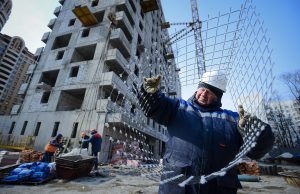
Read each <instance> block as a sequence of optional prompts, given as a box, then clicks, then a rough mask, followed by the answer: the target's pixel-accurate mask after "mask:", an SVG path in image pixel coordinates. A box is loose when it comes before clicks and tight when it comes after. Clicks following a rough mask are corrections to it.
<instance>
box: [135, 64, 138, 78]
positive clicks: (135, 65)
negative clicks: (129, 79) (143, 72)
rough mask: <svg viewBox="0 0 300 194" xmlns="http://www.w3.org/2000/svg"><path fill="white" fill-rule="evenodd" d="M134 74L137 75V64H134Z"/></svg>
mask: <svg viewBox="0 0 300 194" xmlns="http://www.w3.org/2000/svg"><path fill="white" fill-rule="evenodd" d="M134 74H135V75H136V76H139V68H138V67H137V65H135V68H134Z"/></svg>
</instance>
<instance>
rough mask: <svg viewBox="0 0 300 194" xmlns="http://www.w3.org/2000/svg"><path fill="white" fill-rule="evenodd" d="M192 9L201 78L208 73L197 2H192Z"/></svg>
mask: <svg viewBox="0 0 300 194" xmlns="http://www.w3.org/2000/svg"><path fill="white" fill-rule="evenodd" d="M190 2H191V8H192V17H193V24H194V25H193V28H194V37H195V47H196V63H197V66H198V74H199V77H201V75H202V74H203V73H204V72H205V71H206V68H205V62H204V61H205V60H204V52H203V43H202V35H201V25H202V23H201V21H200V17H199V12H198V5H197V0H190Z"/></svg>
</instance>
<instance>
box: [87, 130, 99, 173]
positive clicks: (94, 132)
mask: <svg viewBox="0 0 300 194" xmlns="http://www.w3.org/2000/svg"><path fill="white" fill-rule="evenodd" d="M91 135H92V137H91V138H90V140H89V142H90V143H91V144H92V156H95V157H96V161H95V170H97V169H98V152H100V150H101V143H102V137H101V135H100V134H99V133H98V132H97V130H96V129H91Z"/></svg>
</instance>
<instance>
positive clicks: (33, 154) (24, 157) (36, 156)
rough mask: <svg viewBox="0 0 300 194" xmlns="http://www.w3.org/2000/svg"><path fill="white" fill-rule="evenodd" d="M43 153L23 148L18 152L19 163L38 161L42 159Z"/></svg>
mask: <svg viewBox="0 0 300 194" xmlns="http://www.w3.org/2000/svg"><path fill="white" fill-rule="evenodd" d="M42 157H43V153H42V152H38V151H35V150H23V151H22V152H20V163H29V162H38V161H40V160H41V159H42Z"/></svg>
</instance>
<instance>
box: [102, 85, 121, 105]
mask: <svg viewBox="0 0 300 194" xmlns="http://www.w3.org/2000/svg"><path fill="white" fill-rule="evenodd" d="M99 98H100V99H108V98H110V100H111V101H112V102H115V103H117V105H118V106H121V107H124V104H125V100H124V95H123V94H122V93H120V92H118V90H116V89H113V88H112V87H111V86H104V87H101V88H100V90H99Z"/></svg>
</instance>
